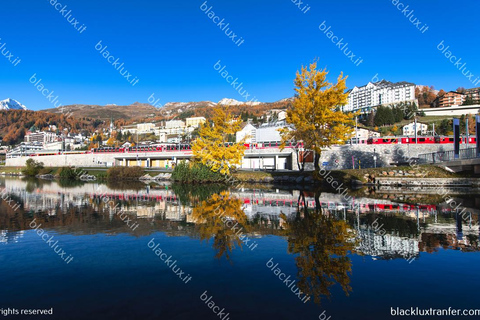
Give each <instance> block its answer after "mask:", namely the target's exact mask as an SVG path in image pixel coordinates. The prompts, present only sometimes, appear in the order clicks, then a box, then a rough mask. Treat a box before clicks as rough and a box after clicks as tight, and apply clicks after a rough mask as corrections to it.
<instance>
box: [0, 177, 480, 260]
mask: <svg viewBox="0 0 480 320" xmlns="http://www.w3.org/2000/svg"><path fill="white" fill-rule="evenodd" d="M5 189H6V190H7V193H12V194H15V195H17V196H18V197H20V198H21V199H22V201H24V204H25V207H26V208H27V210H30V209H33V210H35V211H47V212H48V214H55V212H56V210H58V209H65V210H66V208H68V207H72V206H75V207H85V206H87V205H88V206H93V208H94V209H96V210H99V208H100V205H99V204H100V203H101V201H102V197H103V196H104V195H107V196H108V197H109V199H112V200H114V201H115V202H116V203H120V205H119V206H118V207H117V209H116V212H119V211H120V210H124V211H125V212H126V213H127V214H129V215H132V217H136V218H138V219H153V218H160V219H162V220H169V221H177V222H183V221H186V222H188V223H197V221H194V219H193V218H192V214H191V213H192V210H193V208H192V207H191V206H186V205H183V204H181V203H180V201H179V199H178V198H177V197H176V196H175V194H173V193H172V191H171V190H165V189H152V188H151V189H149V190H147V189H145V190H139V191H138V190H115V189H111V188H109V187H107V186H106V185H101V184H98V183H88V184H84V185H81V186H74V187H68V188H63V187H60V186H59V185H58V184H57V183H56V182H49V183H46V184H43V185H41V187H40V188H37V189H33V191H31V192H28V191H27V182H25V181H22V180H20V179H5ZM231 195H232V196H233V197H236V198H239V199H241V200H242V202H243V209H244V212H245V214H246V215H247V217H248V219H249V220H251V221H255V222H256V223H257V222H258V223H259V224H263V225H266V226H269V227H271V228H272V229H277V228H280V227H281V226H283V225H284V221H283V220H282V219H281V218H280V214H281V213H284V214H285V215H287V216H290V215H292V214H296V213H297V210H298V202H297V201H298V200H299V196H300V192H299V191H297V190H294V191H284V190H275V189H272V190H260V191H259V190H247V189H242V190H234V191H232V192H231ZM305 201H306V204H307V205H308V207H309V208H315V199H314V198H313V194H312V193H308V192H307V193H306V196H305ZM319 201H320V205H321V207H322V208H323V210H324V214H328V215H333V216H335V217H337V218H338V219H347V214H352V213H355V214H357V217H358V215H360V214H364V213H371V212H374V213H394V212H395V213H400V214H401V215H402V216H404V217H408V218H411V219H416V220H417V224H418V223H419V222H420V221H422V222H425V220H426V219H429V221H428V225H427V229H426V230H424V231H422V232H425V233H439V234H442V235H446V237H447V238H448V241H449V243H451V246H452V247H458V248H470V247H473V246H474V245H475V243H472V241H473V240H472V239H473V238H472V237H471V236H472V235H476V236H478V235H479V229H478V227H476V229H475V228H473V229H472V230H473V231H471V229H470V227H469V221H470V223H472V224H475V223H474V222H475V221H478V220H477V219H478V218H477V216H475V219H473V220H474V221H473V222H472V219H470V218H469V220H468V221H467V220H463V223H462V224H458V223H457V224H448V225H447V224H445V226H443V225H441V224H437V223H436V222H437V216H438V215H440V214H441V212H442V211H445V210H446V209H448V208H445V210H444V208H442V207H438V209H437V206H436V205H418V206H415V205H409V204H401V203H396V202H392V201H390V200H387V199H370V198H357V199H355V198H352V200H351V201H348V202H347V201H345V199H344V197H343V196H342V195H340V194H334V193H325V192H324V193H322V194H321V195H320V198H319ZM300 206H301V207H303V204H300ZM109 207H110V206H109V205H108V204H107V205H103V208H104V210H108V208H109ZM441 208H442V209H441ZM469 211H471V212H472V213H473V214H474V215H475V214H477V213H478V210H475V209H469ZM105 212H109V211H105ZM109 213H110V216H111V217H113V215H114V214H115V212H114V211H113V210H111V209H110V212H109ZM355 220H357V219H355ZM457 221H458V219H457ZM356 225H357V226H358V223H356ZM359 230H360V232H359V237H360V240H361V242H360V244H359V248H358V250H359V251H362V252H364V253H365V254H368V255H372V256H375V257H382V258H391V257H403V256H405V255H407V254H408V255H417V254H418V252H419V251H424V249H422V247H421V245H420V250H419V240H418V239H406V238H402V237H398V236H393V235H380V234H378V233H377V234H376V235H375V234H373V233H372V232H371V231H368V230H366V229H362V227H360V229H359ZM422 232H421V233H422ZM13 237H14V236H13ZM2 238H3V239H5V236H4V235H2ZM422 241H423V240H422ZM3 242H5V241H3ZM415 247H416V249H415Z"/></svg>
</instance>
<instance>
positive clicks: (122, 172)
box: [107, 167, 144, 180]
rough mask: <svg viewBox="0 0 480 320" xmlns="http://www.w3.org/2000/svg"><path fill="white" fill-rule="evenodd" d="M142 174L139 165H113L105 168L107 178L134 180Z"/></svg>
mask: <svg viewBox="0 0 480 320" xmlns="http://www.w3.org/2000/svg"><path fill="white" fill-rule="evenodd" d="M143 175H144V171H143V169H142V168H140V167H113V168H110V169H108V170H107V180H136V179H138V178H140V177H141V176H143Z"/></svg>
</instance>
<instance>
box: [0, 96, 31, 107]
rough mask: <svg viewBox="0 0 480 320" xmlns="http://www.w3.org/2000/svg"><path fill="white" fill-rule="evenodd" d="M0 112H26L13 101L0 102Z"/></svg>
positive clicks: (18, 103) (19, 104)
mask: <svg viewBox="0 0 480 320" xmlns="http://www.w3.org/2000/svg"><path fill="white" fill-rule="evenodd" d="M0 110H28V109H27V107H25V106H24V105H23V104H21V103H20V102H18V101H17V100H13V99H10V98H8V99H5V100H2V101H0Z"/></svg>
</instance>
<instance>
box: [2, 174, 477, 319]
mask: <svg viewBox="0 0 480 320" xmlns="http://www.w3.org/2000/svg"><path fill="white" fill-rule="evenodd" d="M0 186H1V187H0V190H2V191H3V194H4V196H3V198H4V201H2V202H1V204H0V230H1V231H0V232H1V237H0V241H1V242H0V266H1V267H0V268H1V272H0V286H1V288H2V290H1V291H0V292H1V293H0V308H3V309H4V310H5V309H6V308H16V309H19V310H20V309H50V308H53V315H52V316H45V318H47V319H222V317H219V316H218V315H217V314H215V313H214V311H213V310H216V311H217V312H218V311H219V310H221V309H224V312H225V317H223V319H227V318H228V319H299V318H301V319H319V316H320V315H322V314H323V315H324V316H325V318H323V319H327V317H331V318H330V319H388V318H392V317H391V316H390V307H395V308H396V307H400V308H410V307H421V308H422V307H423V308H430V307H432V308H448V307H453V308H467V309H469V308H479V309H480V303H479V302H478V301H479V300H478V297H477V292H478V289H479V288H480V277H479V276H478V266H479V265H480V253H479V251H480V247H479V228H478V226H477V225H478V223H477V222H478V213H479V212H478V210H477V209H475V203H476V202H475V201H478V199H476V198H478V197H479V196H478V195H475V193H473V194H470V195H466V196H460V195H459V196H453V197H455V198H459V199H458V201H459V203H460V202H461V203H464V204H465V206H467V205H468V207H467V210H466V211H464V212H469V214H468V215H465V214H464V215H463V216H460V215H457V214H456V211H455V210H454V209H452V208H451V206H449V205H448V204H446V203H442V202H441V201H438V197H436V198H435V197H432V195H431V194H429V192H428V191H425V192H421V191H418V190H417V191H415V192H407V191H405V192H398V191H397V192H393V193H392V192H391V190H385V191H376V192H375V193H371V192H367V191H365V192H364V191H357V192H356V194H355V197H352V199H351V200H350V201H346V200H345V199H344V198H342V197H341V196H339V195H336V194H333V193H328V192H320V191H317V192H307V191H305V192H304V191H300V190H279V189H266V190H258V189H257V190H254V189H248V190H247V189H243V190H222V189H221V188H219V187H212V186H209V187H203V188H191V187H190V188H187V187H181V186H163V185H150V186H147V185H144V184H136V183H128V184H126V185H123V186H110V185H100V184H96V183H89V184H77V185H70V184H58V183H56V182H49V181H37V180H33V181H23V180H20V179H8V178H7V179H2V180H0ZM367 193H368V197H367V196H366V194H367ZM430 193H431V192H430ZM7 195H8V198H7ZM398 198H401V199H403V202H398ZM412 199H414V200H415V202H413V203H415V205H411V204H409V203H412ZM10 200H11V201H10ZM103 200H105V201H103ZM16 203H19V204H20V207H19V209H17V210H14V208H15V204H16ZM12 206H13V208H12ZM115 206H116V207H115ZM219 208H220V209H219ZM461 208H462V207H461ZM122 219H123V221H122ZM40 224H41V226H40ZM35 226H38V228H37V229H34V228H35ZM234 226H236V227H234ZM32 227H33V228H32ZM42 229H43V233H42ZM39 234H40V235H39ZM42 236H43V239H42ZM52 236H53V237H54V238H53V241H51V242H50V244H49V243H48V242H47V241H48V240H49V239H51V237H52ZM152 239H153V240H152ZM55 241H58V242H57V243H56V244H55ZM54 244H55V245H54ZM157 245H158V246H157ZM52 247H53V248H52ZM152 248H153V249H156V250H157V254H158V256H157V254H156V253H155V251H153V250H152ZM159 249H160V250H161V253H160V251H159ZM56 251H57V252H58V253H57V252H56ZM62 252H65V254H64V255H63V256H61V253H62ZM163 253H164V254H165V255H163V256H161V254H163ZM170 256H172V258H171V260H170V261H176V262H175V264H174V266H170V267H169V266H168V265H167V264H166V262H164V261H162V259H161V257H164V258H168V257H170ZM68 257H70V258H68ZM164 260H166V259H164ZM68 261H69V262H68ZM67 262H68V263H67ZM269 267H270V268H269ZM172 269H173V270H174V271H172ZM279 276H283V277H284V278H286V277H288V276H290V278H289V279H291V280H292V279H293V280H295V283H293V282H288V283H287V284H285V283H284V282H283V281H282V280H280V279H279ZM189 277H191V278H189ZM188 279H190V280H188ZM282 279H283V278H282ZM290 284H291V285H292V286H291V288H288V285H290ZM292 289H293V290H294V291H296V292H297V293H299V292H301V294H300V297H299V296H297V295H296V294H294V293H293V292H292ZM298 290H300V291H298ZM205 291H206V292H207V293H206V294H205V295H203V296H202V294H203V293H204V292H205ZM210 297H211V298H210ZM208 298H210V299H208ZM301 298H302V299H301ZM202 299H203V300H206V301H208V303H209V304H210V307H211V308H212V309H213V310H212V309H210V308H209V305H208V304H206V303H205V302H204V301H202ZM307 299H308V300H307ZM212 303H214V304H215V306H213V304H212ZM217 306H218V307H219V308H216V307H217ZM227 314H228V315H227ZM15 318H33V317H32V316H30V317H27V316H23V317H22V316H16V317H15ZM37 318H41V317H37ZM410 318H412V319H416V317H410ZM467 318H475V317H467Z"/></svg>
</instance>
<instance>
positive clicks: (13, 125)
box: [0, 110, 104, 145]
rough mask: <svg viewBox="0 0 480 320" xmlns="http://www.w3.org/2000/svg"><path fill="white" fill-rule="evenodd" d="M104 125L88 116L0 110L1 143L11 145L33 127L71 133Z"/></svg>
mask: <svg viewBox="0 0 480 320" xmlns="http://www.w3.org/2000/svg"><path fill="white" fill-rule="evenodd" d="M103 125H104V121H102V120H98V119H94V118H90V117H82V118H75V117H68V118H67V117H66V116H65V115H63V114H53V113H48V112H43V111H28V110H0V138H1V140H2V144H4V145H13V144H17V143H19V142H21V141H23V138H24V136H25V134H26V132H27V131H28V130H29V129H30V128H32V127H35V128H36V129H37V130H40V131H44V130H45V129H48V128H52V126H55V127H56V131H58V132H61V131H63V129H68V132H71V133H80V132H82V131H84V132H89V133H90V132H93V131H95V130H96V129H98V128H101V127H102V126H103Z"/></svg>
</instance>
